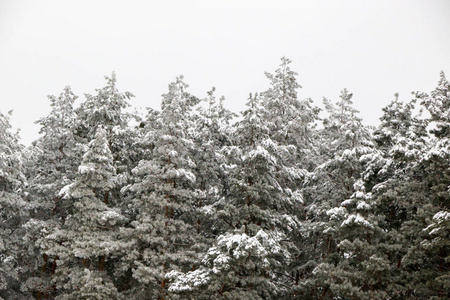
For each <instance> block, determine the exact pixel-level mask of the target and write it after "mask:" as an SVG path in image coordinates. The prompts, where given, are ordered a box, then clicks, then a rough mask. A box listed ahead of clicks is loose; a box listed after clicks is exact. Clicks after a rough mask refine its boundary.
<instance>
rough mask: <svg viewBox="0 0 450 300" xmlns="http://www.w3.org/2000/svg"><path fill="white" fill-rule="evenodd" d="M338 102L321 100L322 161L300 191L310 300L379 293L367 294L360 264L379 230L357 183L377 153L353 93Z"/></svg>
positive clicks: (366, 196) (367, 197) (368, 286)
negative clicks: (323, 114) (304, 207)
mask: <svg viewBox="0 0 450 300" xmlns="http://www.w3.org/2000/svg"><path fill="white" fill-rule="evenodd" d="M340 98H341V100H340V101H339V102H337V103H336V104H333V103H332V102H331V101H329V100H327V99H325V100H324V104H325V108H326V110H327V112H328V114H329V115H328V116H327V117H326V118H324V124H323V125H324V128H323V132H322V139H323V141H324V142H325V144H324V147H325V148H327V149H328V151H327V152H326V153H325V155H326V156H325V158H326V159H327V160H326V161H325V162H324V163H323V164H322V165H320V166H318V167H317V168H316V170H315V171H314V172H313V173H312V175H311V176H310V177H309V179H308V183H307V185H306V187H305V189H304V193H305V196H306V197H305V200H306V201H307V214H306V220H305V222H304V226H305V230H306V232H308V234H307V236H309V237H310V239H309V244H310V247H312V248H310V249H309V251H308V252H307V254H308V256H306V257H305V265H304V269H305V273H306V274H307V278H305V282H304V285H305V292H307V293H312V294H310V297H313V298H314V297H317V298H324V297H350V298H351V297H356V298H358V299H363V298H364V299H365V298H367V299H370V297H375V298H376V297H379V296H380V295H379V294H377V292H378V290H377V291H375V292H371V289H372V288H373V287H374V286H371V283H369V282H371V281H370V280H371V278H368V277H367V276H366V275H367V274H366V273H365V270H364V268H365V265H364V263H367V262H368V261H369V257H371V255H372V254H374V253H375V250H374V248H373V246H372V244H373V243H376V242H375V240H376V239H377V238H378V236H377V234H378V233H379V232H380V230H379V228H378V226H377V222H378V218H377V217H376V216H375V214H374V213H373V208H372V200H371V197H370V194H368V193H366V192H365V186H364V184H363V182H362V180H361V179H362V172H363V171H365V169H366V167H367V165H368V164H369V163H370V162H371V161H372V160H373V159H375V158H376V157H378V155H379V153H378V152H377V150H376V149H375V147H374V143H373V141H372V138H371V134H370V131H369V130H368V129H367V128H366V127H365V126H363V125H362V123H361V122H362V120H361V118H359V117H358V116H357V113H358V111H357V110H355V109H354V108H353V106H352V101H351V98H352V94H350V93H349V92H348V91H347V90H346V89H344V90H343V91H342V93H341V95H340ZM305 242H306V241H305ZM369 254H370V255H369ZM374 259H375V257H374ZM377 259H379V258H378V257H377ZM382 280H383V278H381V279H380V281H382ZM367 290H369V292H368V291H367Z"/></svg>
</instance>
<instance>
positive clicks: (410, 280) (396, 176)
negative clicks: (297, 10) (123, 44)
mask: <svg viewBox="0 0 450 300" xmlns="http://www.w3.org/2000/svg"><path fill="white" fill-rule="evenodd" d="M436 75H438V74H436ZM266 76H267V79H268V84H267V86H268V87H267V90H265V91H261V92H258V93H253V94H250V95H249V97H248V99H247V102H246V109H245V110H244V111H243V112H241V113H240V114H239V115H238V114H235V113H233V112H231V111H230V110H228V109H227V108H226V107H225V106H224V101H225V100H224V98H223V97H217V96H216V94H215V89H214V88H212V89H211V91H209V92H207V93H206V96H205V97H204V98H201V97H198V96H194V95H192V94H190V93H189V91H188V85H187V84H186V83H185V82H184V80H183V77H182V76H180V77H178V78H176V80H175V81H174V82H172V83H170V84H169V87H168V91H167V93H165V94H164V95H162V99H161V108H160V110H153V109H147V111H146V114H137V113H132V112H131V111H132V110H131V109H130V105H131V104H130V103H129V102H131V101H129V100H130V99H131V98H132V97H133V95H132V94H131V93H129V92H121V91H119V90H118V89H117V87H116V77H115V74H114V73H113V74H112V76H111V77H106V84H105V86H104V87H103V88H100V89H97V90H96V92H95V94H94V95H89V94H86V95H85V100H84V101H81V102H79V101H77V100H76V99H77V96H76V95H74V93H73V92H72V91H71V89H70V88H69V87H66V88H65V89H64V90H63V91H62V93H61V94H60V95H59V96H49V100H50V106H51V110H50V112H49V114H48V115H47V116H45V117H42V118H41V119H39V120H37V121H36V123H37V124H39V126H40V136H39V138H38V139H37V140H35V141H34V142H33V144H32V145H31V146H29V147H24V146H22V145H21V144H20V143H19V136H18V134H17V133H14V132H13V131H12V129H11V126H10V123H9V117H8V115H7V114H0V299H449V298H450V84H449V82H448V81H447V79H446V78H445V75H444V73H443V72H442V73H441V74H440V78H438V76H437V79H438V82H437V87H436V88H435V90H433V91H431V92H430V93H424V92H414V96H413V97H412V98H413V99H412V100H411V101H409V102H402V101H400V100H399V97H398V95H395V96H393V99H392V101H391V102H390V103H389V104H388V105H387V106H386V107H384V108H383V110H382V114H381V116H380V124H379V126H378V127H368V126H364V125H363V124H362V119H361V118H360V117H359V116H358V111H357V110H356V109H355V108H353V104H352V94H351V92H349V91H347V90H346V89H343V90H342V92H341V95H340V96H339V98H337V99H338V100H337V101H331V100H328V99H323V105H322V107H323V109H320V108H318V107H317V106H316V104H315V103H314V102H313V101H312V100H311V99H303V100H302V99H299V97H298V94H297V92H298V90H299V89H300V88H301V86H300V84H299V83H298V82H297V78H296V77H297V73H295V72H294V71H293V70H291V68H290V60H289V59H286V58H282V60H281V64H280V66H279V68H278V69H277V70H275V71H274V72H273V73H266ZM78 102H79V103H80V104H79V105H78Z"/></svg>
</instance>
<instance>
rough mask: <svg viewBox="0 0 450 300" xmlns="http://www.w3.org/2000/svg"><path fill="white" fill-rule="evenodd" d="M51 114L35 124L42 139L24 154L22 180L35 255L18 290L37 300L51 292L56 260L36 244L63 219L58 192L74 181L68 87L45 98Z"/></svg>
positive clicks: (63, 202)
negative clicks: (31, 269)
mask: <svg viewBox="0 0 450 300" xmlns="http://www.w3.org/2000/svg"><path fill="white" fill-rule="evenodd" d="M48 98H49V100H50V105H51V111H50V113H49V115H48V116H46V117H44V118H41V119H39V120H38V121H36V123H37V124H39V125H41V130H40V133H41V134H42V136H41V137H40V138H38V139H37V140H36V141H34V142H33V147H32V148H31V149H30V150H29V151H28V152H27V153H28V154H27V156H28V159H27V161H26V165H27V168H26V176H27V177H28V178H29V180H28V182H29V184H28V188H27V191H28V193H29V194H30V199H31V201H32V203H33V210H32V214H31V217H32V219H31V220H30V221H29V222H28V223H27V224H26V226H27V234H26V235H25V237H24V239H25V240H26V242H27V243H28V244H29V246H28V247H29V248H30V250H29V251H31V249H32V251H33V252H34V253H35V262H36V266H35V272H34V273H35V274H36V276H32V277H31V278H29V280H28V281H27V282H26V283H25V284H24V285H23V286H22V289H24V290H26V289H32V290H36V293H37V299H41V298H42V296H45V297H48V296H49V293H51V292H52V291H53V284H52V283H51V275H52V273H53V272H54V270H55V268H56V261H57V259H58V257H57V256H54V257H49V255H48V254H47V253H41V252H40V248H39V245H38V243H37V240H38V239H39V238H42V237H43V236H44V235H45V234H46V232H47V233H48V231H49V230H52V229H53V228H55V227H59V226H60V225H61V220H62V219H63V218H65V217H66V216H67V211H66V207H67V205H68V200H66V199H63V198H62V197H61V196H59V191H60V190H61V189H62V188H63V187H64V186H65V185H67V184H69V183H70V182H71V180H74V178H75V176H76V170H77V165H79V164H80V162H81V157H79V155H78V151H77V150H78V147H79V145H78V144H77V143H76V142H75V140H74V134H73V128H74V125H75V121H76V115H75V111H74V108H73V105H74V102H75V100H76V99H77V96H75V95H74V94H73V93H72V91H71V89H70V87H66V88H65V89H64V91H63V92H62V93H61V94H60V96H59V97H55V96H49V97H48Z"/></svg>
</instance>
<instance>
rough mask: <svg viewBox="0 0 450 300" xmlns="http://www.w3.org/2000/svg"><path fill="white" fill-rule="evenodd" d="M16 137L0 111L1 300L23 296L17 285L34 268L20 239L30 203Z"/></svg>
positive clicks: (21, 297) (20, 148)
mask: <svg viewBox="0 0 450 300" xmlns="http://www.w3.org/2000/svg"><path fill="white" fill-rule="evenodd" d="M18 139H19V137H18V134H14V133H12V132H11V125H10V123H9V117H8V116H7V115H3V114H2V113H0V299H25V298H26V296H25V294H24V293H22V292H21V290H20V284H21V281H22V280H24V277H23V276H24V274H30V270H31V269H32V268H33V266H32V265H29V264H28V263H27V262H28V259H29V257H28V256H27V252H26V250H27V249H26V245H24V244H23V242H22V236H23V234H24V232H25V230H26V229H25V228H24V227H23V226H22V225H23V224H24V223H25V222H26V221H27V219H28V213H29V209H30V205H29V203H28V202H26V201H25V200H24V197H25V194H24V186H25V184H26V180H25V176H24V174H23V171H24V169H23V163H22V154H21V151H22V146H20V145H19V143H18Z"/></svg>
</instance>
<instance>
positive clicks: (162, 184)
mask: <svg viewBox="0 0 450 300" xmlns="http://www.w3.org/2000/svg"><path fill="white" fill-rule="evenodd" d="M187 87H188V86H187V84H186V83H184V82H183V77H178V78H177V79H176V81H175V82H173V83H171V84H170V85H169V91H168V93H166V94H164V95H163V101H162V104H161V112H160V114H158V116H157V120H156V122H157V126H156V127H155V128H154V132H153V133H152V134H147V135H146V138H152V139H153V141H152V144H153V149H152V155H151V156H150V157H148V158H146V159H144V160H141V161H140V162H139V165H138V166H137V167H136V168H135V169H134V170H133V174H134V176H135V183H134V184H133V185H131V186H129V187H126V188H125V189H123V192H129V193H130V195H131V197H132V199H133V202H132V206H133V209H135V210H136V212H137V216H136V220H135V221H133V222H132V223H131V224H132V226H133V228H132V229H131V230H130V234H129V237H130V243H133V244H134V245H136V246H134V247H135V248H134V249H131V251H130V253H129V254H128V256H127V257H126V259H127V262H128V263H129V264H130V265H132V266H133V273H132V275H133V278H134V279H135V281H136V282H134V283H133V285H134V287H135V289H134V294H133V295H134V297H138V298H145V297H150V298H153V299H156V298H158V299H165V298H166V297H167V284H168V282H167V279H166V274H167V273H168V272H170V271H171V270H177V271H186V270H189V269H191V268H193V267H194V265H195V264H197V263H198V258H197V255H196V252H197V251H198V248H202V246H201V245H200V244H196V242H197V237H196V236H197V234H196V230H195V227H194V224H195V222H196V221H197V217H196V214H197V211H196V202H197V201H196V193H195V180H196V177H195V175H194V169H195V167H196V166H195V164H194V161H193V159H192V158H191V153H192V148H193V146H194V142H193V140H192V139H191V135H190V134H189V132H188V131H189V130H190V129H191V128H193V126H192V124H191V120H192V118H191V117H190V114H191V112H192V108H193V106H194V105H196V104H197V103H198V100H197V99H196V98H195V97H194V96H192V95H190V94H189V93H188V92H186V89H187Z"/></svg>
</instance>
